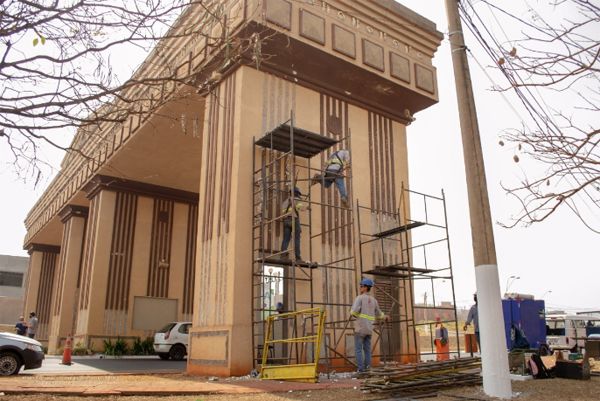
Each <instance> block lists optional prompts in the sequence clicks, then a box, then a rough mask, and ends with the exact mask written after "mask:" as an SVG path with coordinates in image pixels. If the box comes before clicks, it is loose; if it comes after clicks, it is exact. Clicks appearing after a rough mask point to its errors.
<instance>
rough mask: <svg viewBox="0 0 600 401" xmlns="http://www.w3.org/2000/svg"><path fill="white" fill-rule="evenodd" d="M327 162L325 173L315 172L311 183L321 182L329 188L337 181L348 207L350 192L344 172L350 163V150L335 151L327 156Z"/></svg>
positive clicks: (343, 203)
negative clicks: (347, 188) (345, 181)
mask: <svg viewBox="0 0 600 401" xmlns="http://www.w3.org/2000/svg"><path fill="white" fill-rule="evenodd" d="M325 164H326V166H325V174H315V175H314V176H313V178H312V180H311V184H310V185H315V184H319V183H321V184H323V187H325V188H329V187H330V186H331V184H333V183H335V186H336V187H337V189H338V192H339V193H340V198H341V199H342V205H344V206H345V207H348V206H349V203H348V192H346V184H345V183H344V175H343V174H342V173H343V171H344V169H346V167H348V165H349V164H350V152H349V151H347V150H346V149H341V150H338V151H336V152H333V153H332V154H331V156H329V157H328V158H327V161H326V162H325Z"/></svg>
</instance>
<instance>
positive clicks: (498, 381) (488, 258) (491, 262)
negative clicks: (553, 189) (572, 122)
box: [446, 0, 512, 399]
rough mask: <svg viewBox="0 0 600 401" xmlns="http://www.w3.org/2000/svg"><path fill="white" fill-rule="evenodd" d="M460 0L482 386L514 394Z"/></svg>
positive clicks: (455, 56) (451, 21)
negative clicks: (509, 369)
mask: <svg viewBox="0 0 600 401" xmlns="http://www.w3.org/2000/svg"><path fill="white" fill-rule="evenodd" d="M459 1H460V0H446V12H447V13H448V30H449V39H450V45H451V47H450V48H451V50H452V64H453V67H454V79H455V83H456V97H457V101H458V111H459V117H460V128H461V133H462V142H463V151H464V159H465V169H466V178H467V190H468V195H469V212H470V217H471V234H472V238H473V259H474V262H475V279H476V283H477V299H478V307H477V310H478V315H479V333H480V336H481V361H482V371H483V390H484V392H485V393H486V394H487V395H489V396H492V397H498V398H505V399H506V398H511V397H512V390H511V383H510V376H509V371H508V356H507V350H506V336H505V333H504V319H503V316H502V301H501V295H500V281H499V278H498V266H497V262H496V249H495V244H494V233H493V230H492V219H491V215H490V204H489V199H488V193H487V183H486V179H485V168H484V164H483V153H482V150H481V140H480V137H479V127H478V124H477V112H476V110H475V101H474V97H473V88H472V87H471V74H470V72H469V64H468V61H467V54H466V52H465V42H464V37H463V33H462V26H461V22H460V16H459V13H458V2H459Z"/></svg>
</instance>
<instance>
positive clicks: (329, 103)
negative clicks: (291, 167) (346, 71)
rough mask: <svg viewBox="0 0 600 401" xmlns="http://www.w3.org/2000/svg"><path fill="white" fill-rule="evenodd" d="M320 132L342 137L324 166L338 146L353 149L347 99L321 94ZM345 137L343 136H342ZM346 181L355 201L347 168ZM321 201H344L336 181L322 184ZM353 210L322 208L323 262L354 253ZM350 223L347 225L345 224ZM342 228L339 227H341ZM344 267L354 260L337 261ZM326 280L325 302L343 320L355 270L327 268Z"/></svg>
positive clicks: (337, 204) (331, 311)
mask: <svg viewBox="0 0 600 401" xmlns="http://www.w3.org/2000/svg"><path fill="white" fill-rule="evenodd" d="M320 106H321V118H320V130H321V131H320V132H321V135H324V136H327V137H330V138H335V139H338V140H340V141H341V142H340V143H338V144H337V145H336V146H335V147H334V148H332V149H329V150H328V151H327V152H323V153H322V154H321V168H322V167H323V166H324V165H325V161H326V159H327V157H328V156H329V155H330V154H331V153H333V152H334V151H336V150H340V149H347V150H349V151H350V152H352V149H351V143H350V136H351V131H350V127H349V115H348V114H349V113H348V110H349V107H348V104H347V103H346V102H343V101H341V100H339V99H335V98H332V97H330V96H327V95H324V94H321V96H320ZM342 139H343V140H342ZM344 174H345V183H346V189H347V192H348V197H349V200H350V201H351V202H352V179H351V171H350V170H346V171H345V173H344ZM321 202H323V203H324V204H330V205H336V206H340V205H341V200H340V196H339V193H338V190H337V188H336V186H335V184H334V185H332V186H331V187H330V188H328V189H325V188H321ZM351 222H352V212H351V211H346V210H342V209H341V208H331V207H323V208H321V229H322V231H323V232H326V234H325V235H322V236H321V243H322V258H323V262H324V263H330V262H332V261H335V260H340V259H346V258H349V257H352V256H354V254H353V252H354V251H353V236H354V232H353V227H352V226H351V224H350V223H351ZM345 225H348V227H344V226H345ZM338 227H339V229H336V228H338ZM337 265H338V266H339V265H341V267H345V268H349V267H350V268H352V267H354V264H353V262H352V261H351V260H347V261H345V262H343V263H340V262H338V263H337ZM324 275H325V282H324V283H323V286H324V287H323V291H324V294H325V297H326V302H327V303H329V306H328V307H327V308H328V313H329V315H330V316H332V319H333V320H343V319H344V318H345V316H346V314H347V310H346V309H347V308H346V307H345V306H344V305H346V304H349V303H351V302H352V297H353V275H352V272H350V271H346V270H341V269H327V270H326V271H325V272H324Z"/></svg>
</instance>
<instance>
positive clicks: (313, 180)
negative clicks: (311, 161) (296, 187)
mask: <svg viewBox="0 0 600 401" xmlns="http://www.w3.org/2000/svg"><path fill="white" fill-rule="evenodd" d="M319 181H321V176H320V175H319V174H315V175H313V178H311V179H310V185H311V186H313V185H315V184H318V183H319Z"/></svg>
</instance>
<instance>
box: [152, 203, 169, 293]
mask: <svg viewBox="0 0 600 401" xmlns="http://www.w3.org/2000/svg"><path fill="white" fill-rule="evenodd" d="M174 205H175V202H173V201H171V200H165V199H154V208H153V217H152V234H151V240H150V266H149V269H148V272H149V274H148V288H147V295H148V296H150V297H158V298H167V297H168V296H169V273H170V270H171V269H170V263H171V238H172V236H173V208H174Z"/></svg>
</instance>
